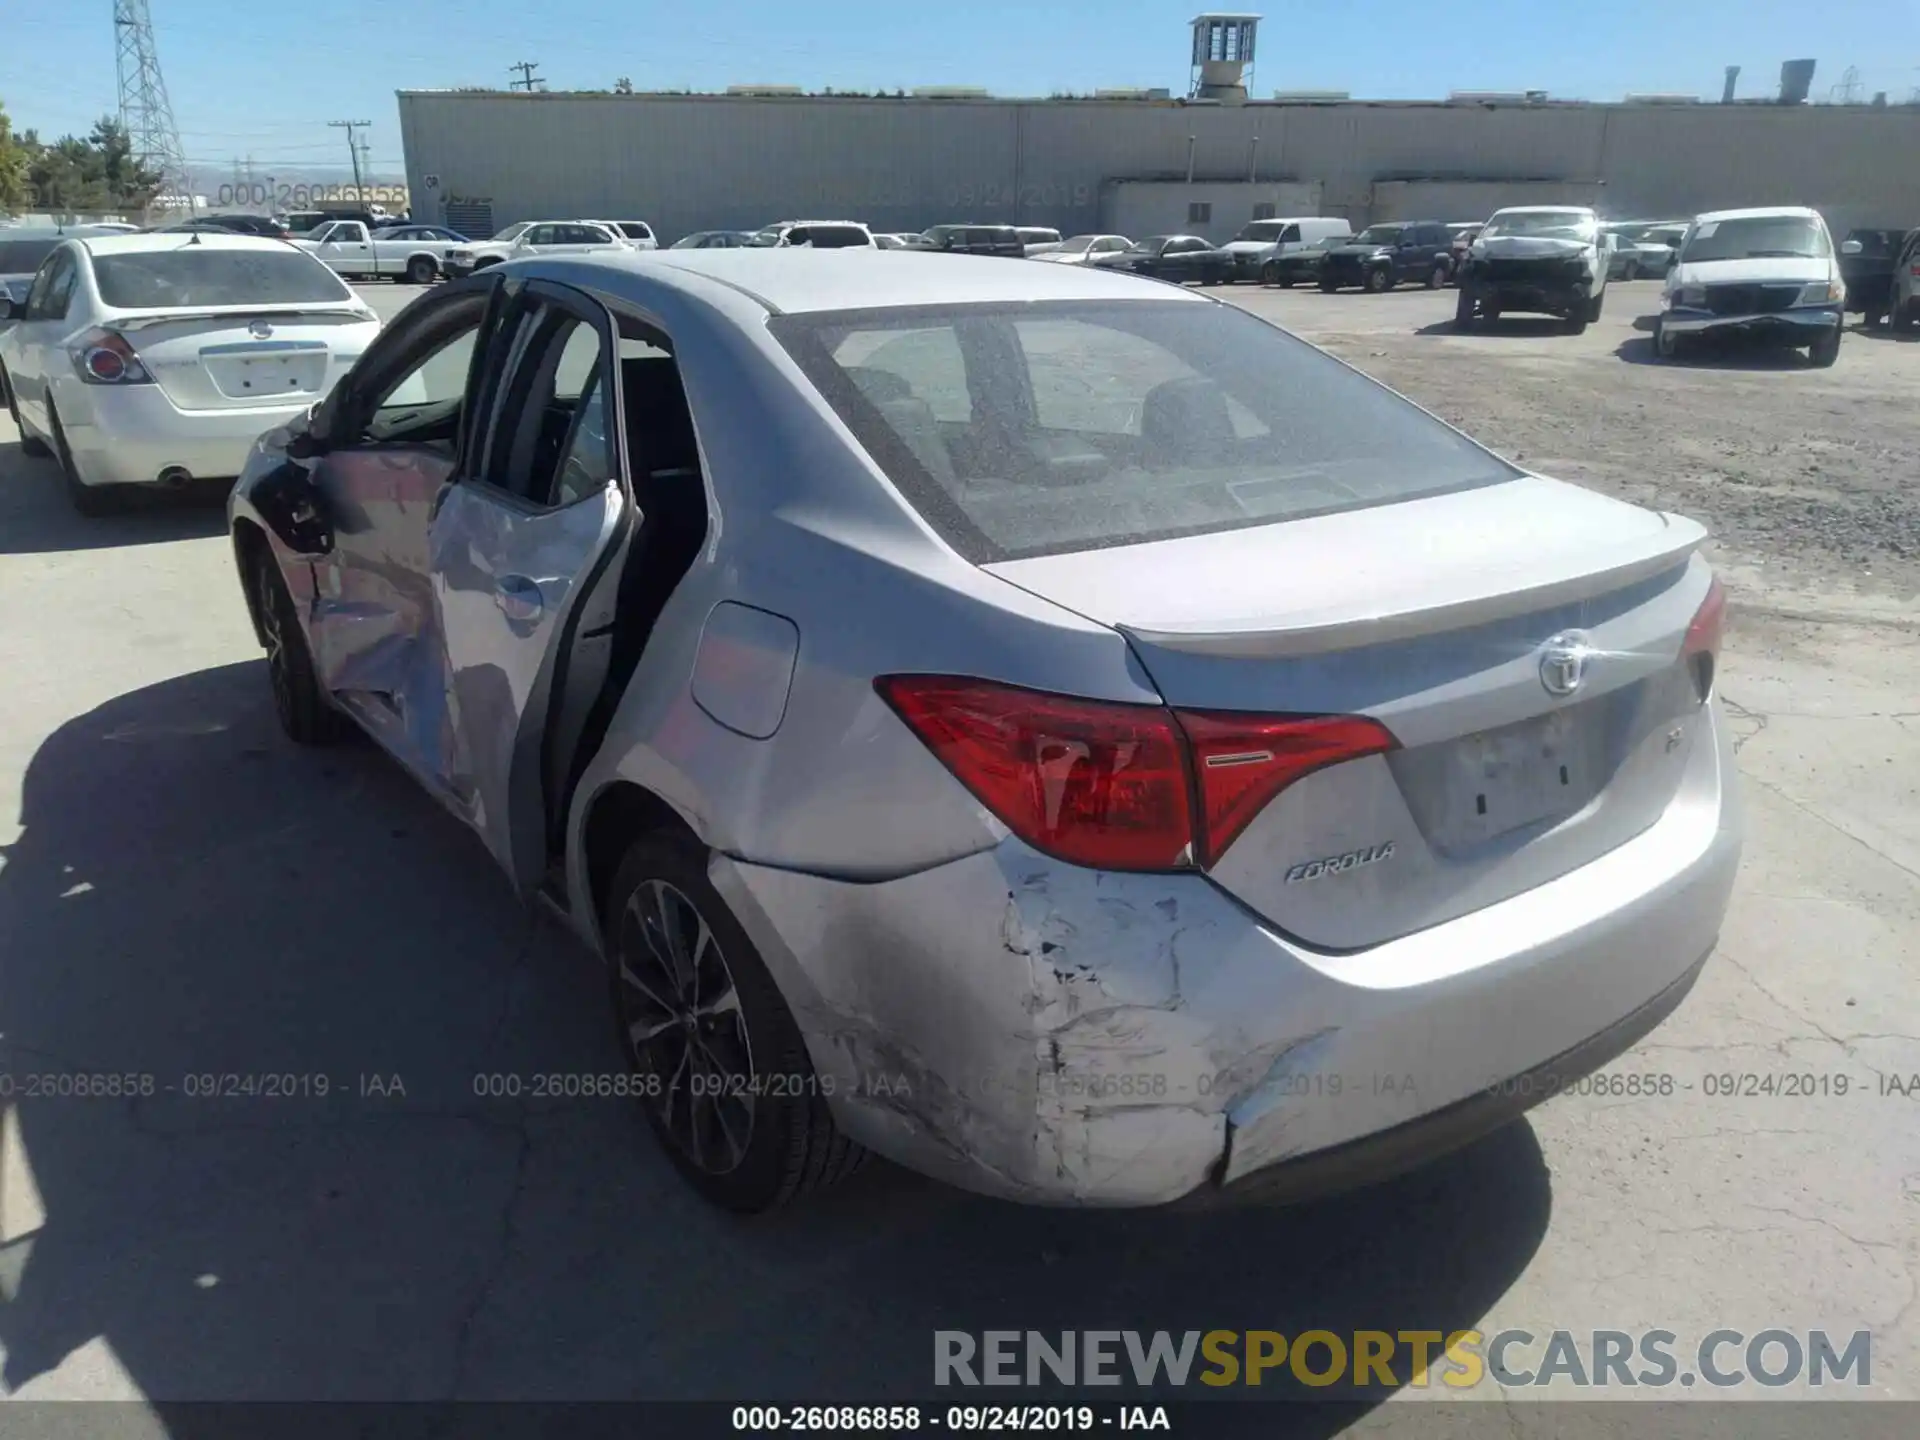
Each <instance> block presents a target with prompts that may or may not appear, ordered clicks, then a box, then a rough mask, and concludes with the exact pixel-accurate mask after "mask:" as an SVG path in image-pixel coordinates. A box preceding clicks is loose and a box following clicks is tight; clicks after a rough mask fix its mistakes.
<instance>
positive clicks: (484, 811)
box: [429, 280, 634, 894]
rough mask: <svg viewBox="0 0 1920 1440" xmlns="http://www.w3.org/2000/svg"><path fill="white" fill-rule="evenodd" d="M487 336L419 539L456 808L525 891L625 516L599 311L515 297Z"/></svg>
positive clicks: (571, 296) (606, 602)
mask: <svg viewBox="0 0 1920 1440" xmlns="http://www.w3.org/2000/svg"><path fill="white" fill-rule="evenodd" d="M507 307H508V308H507V310H506V312H505V313H504V314H503V315H502V317H501V322H500V325H499V326H498V328H497V329H496V330H495V332H494V335H493V343H492V345H491V349H490V357H491V358H490V360H489V371H488V373H487V375H486V376H485V377H484V378H483V379H482V381H481V384H480V386H479V396H480V404H479V405H477V406H476V407H475V413H474V415H473V417H472V421H471V423H472V425H473V427H474V428H473V432H472V437H471V446H470V450H469V453H470V454H472V455H473V456H474V463H473V465H472V466H470V467H468V470H467V473H466V474H464V475H463V476H462V477H461V478H460V479H459V481H458V482H457V483H455V484H453V485H451V486H449V487H448V488H447V489H446V491H445V492H443V496H442V499H441V501H440V504H439V507H438V509H437V510H436V511H435V514H434V517H433V521H432V524H431V527H430V533H429V552H430V573H431V576H432V583H433V592H434V603H435V605H436V607H437V609H438V611H439V616H440V631H441V634H442V635H443V636H444V638H445V644H446V661H447V684H448V692H449V694H448V699H449V708H450V710H451V715H452V722H453V731H454V738H455V743H456V744H457V745H458V746H459V747H460V750H461V754H460V757H459V761H458V764H457V766H456V767H455V768H456V770H457V772H458V773H459V774H460V775H461V777H462V779H463V782H464V785H463V788H464V789H465V790H466V792H467V793H466V794H464V795H463V796H462V797H461V803H462V804H463V806H464V807H465V808H466V809H467V810H468V813H469V818H470V819H471V820H472V822H473V824H474V826H475V828H476V829H478V830H479V831H480V833H481V835H482V836H483V837H484V838H485V840H486V842H487V846H488V848H489V849H491V850H492V852H493V855H494V858H495V859H497V860H498V861H499V862H500V864H501V865H502V867H504V868H505V870H506V871H507V874H508V876H509V877H510V878H511V879H512V880H513V882H514V886H515V888H516V889H518V890H519V891H521V893H523V894H527V893H531V892H532V891H533V890H534V889H536V888H537V887H538V886H539V884H540V881H541V879H542V877H543V875H544V872H545V868H546V860H547V845H546V838H547V814H548V807H549V803H550V800H551V797H549V796H548V795H547V794H546V782H545V780H544V778H543V774H544V771H545V769H546V766H545V764H544V761H543V756H544V749H545V746H546V738H547V730H548V720H549V716H550V714H551V713H552V712H553V709H554V705H555V699H556V697H560V696H564V695H569V694H577V693H579V692H580V690H581V688H582V687H583V686H584V687H589V688H594V689H597V687H598V685H599V683H600V681H601V680H602V679H603V678H604V677H603V676H600V675H592V674H585V673H582V672H583V670H586V669H591V668H592V667H594V666H595V665H597V664H601V663H603V662H601V661H600V660H599V659H597V658H596V657H598V656H601V655H603V654H604V653H605V648H606V647H604V646H600V645H585V646H582V645H580V644H579V643H578V641H579V639H580V638H581V637H582V636H594V635H597V634H601V633H603V632H605V631H607V630H608V629H609V628H610V627H611V625H612V622H613V613H614V595H615V590H616V582H617V580H618V578H619V560H620V558H621V556H622V554H623V551H624V549H625V546H626V542H627V538H628V534H629V532H630V529H631V526H632V522H633V515H634V509H633V503H632V494H631V491H630V489H629V487H628V484H627V481H626V479H625V456H624V453H623V443H622V435H623V431H622V428H621V418H620V406H621V394H620V385H619V384H618V383H617V380H611V381H610V377H617V376H618V374H619V354H620V351H619V340H618V333H617V331H616V329H615V327H614V323H613V320H612V317H611V316H609V315H608V313H607V312H606V310H605V309H604V308H603V307H602V306H601V305H600V304H599V303H598V302H596V301H594V300H592V299H590V298H589V297H588V296H586V295H585V294H583V293H581V292H580V291H577V290H573V289H571V288H569V287H566V286H562V285H556V284H552V283H550V282H547V281H541V280H536V281H532V282H530V283H528V284H527V285H525V286H524V287H522V288H520V290H519V291H518V293H517V294H516V295H514V296H513V298H512V299H510V300H509V301H508V302H507Z"/></svg>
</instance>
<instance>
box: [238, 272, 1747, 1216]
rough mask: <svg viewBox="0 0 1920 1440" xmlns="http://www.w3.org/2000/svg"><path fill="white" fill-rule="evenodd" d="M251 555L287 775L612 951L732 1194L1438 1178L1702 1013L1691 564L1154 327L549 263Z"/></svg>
mask: <svg viewBox="0 0 1920 1440" xmlns="http://www.w3.org/2000/svg"><path fill="white" fill-rule="evenodd" d="M231 518H232V530H233V541H234V549H235V557H236V559H237V561H238V563H239V568H240V573H241V577H242V580H243V582H244V586H245V592H246V597H247V601H248V604H249V606H250V608H251V611H252V615H253V620H254V624H255V627H256V629H257V630H258V633H259V636H260V639H261V641H262V643H263V644H264V645H265V646H266V648H267V652H268V656H269V661H270V671H271V676H272V682H273V695H274V702H275V705H276V707H277V709H278V712H279V715H280V718H281V719H282V721H283V722H284V724H285V726H286V729H287V731H288V733H289V734H290V735H291V736H292V737H293V738H294V739H295V740H297V741H300V742H303V743H312V742H319V741H323V740H326V739H329V738H331V737H334V736H335V735H337V734H339V733H340V732H341V730H342V729H343V727H344V726H345V725H346V724H347V723H349V722H350V723H352V724H355V725H358V726H359V727H360V728H361V729H364V730H365V731H366V732H367V733H368V734H369V735H371V736H372V737H373V738H374V739H375V740H376V741H377V742H378V743H379V744H380V745H381V746H382V747H384V748H385V749H386V750H387V751H389V752H390V753H391V754H392V755H393V756H394V757H395V758H396V759H397V760H398V761H399V762H400V763H401V764H402V765H404V766H406V767H407V768H408V769H409V770H411V771H412V772H413V773H414V774H415V775H416V776H417V777H418V778H419V779H420V781H421V782H422V783H423V784H424V785H425V786H426V787H427V788H428V789H429V790H431V791H432V792H433V793H434V794H435V795H436V796H438V797H439V798H440V800H441V801H442V802H443V803H444V804H445V805H446V806H447V807H448V808H449V809H450V810H452V811H453V812H454V813H455V814H456V815H458V816H459V817H461V818H462V819H463V820H465V821H466V822H467V823H468V824H469V825H471V826H472V827H473V828H474V829H475V830H476V831H477V832H479V834H480V835H481V836H482V837H483V838H484V840H485V842H486V843H487V845H488V846H489V847H490V849H491V850H492V852H493V855H494V857H495V858H496V859H497V860H498V861H499V863H500V864H501V866H502V867H504V868H505V870H506V872H507V874H508V876H509V877H510V878H511V880H512V883H513V884H514V885H515V886H516V887H517V889H518V890H519V891H520V892H521V893H522V894H523V895H526V896H529V897H531V896H535V895H537V894H540V893H542V892H545V894H546V895H547V896H548V897H549V898H550V899H551V900H553V901H554V902H555V903H556V904H557V905H558V906H559V907H560V909H561V910H563V911H564V913H565V914H567V915H568V916H569V917H570V918H571V921H572V923H573V925H574V926H575V927H576V928H577V929H578V930H579V932H580V934H581V935H582V936H583V937H584V938H585V939H586V940H587V941H588V943H589V944H591V945H592V946H594V947H595V948H596V949H597V950H598V951H599V952H600V953H602V954H603V955H605V956H606V958H607V960H608V962H609V972H610V977H611V991H612V997H613V1008H614V1011H615V1014H616V1017H617V1021H618V1024H619V1029H620V1035H621V1039H622V1043H623V1044H624V1045H626V1046H627V1048H628V1051H629V1054H630V1056H631V1060H632V1063H633V1066H634V1074H633V1076H632V1083H631V1093H633V1094H634V1095H636V1096H637V1097H639V1099H640V1101H641V1105H642V1108H643V1109H644V1110H645V1112H646V1113H647V1115H648V1116H649V1118H650V1120H651V1122H652V1125H653V1127H654V1129H655V1130H656V1131H657V1133H658V1135H659V1137H660V1139H661V1141H662V1142H663V1144H664V1146H665V1149H666V1151H667V1153H668V1154H669V1155H670V1156H671V1157H672V1159H673V1162H674V1163H675V1165H677V1166H678V1168H679V1169H680V1170H681V1171H682V1172H683V1173H684V1174H685V1175H686V1177H687V1178H688V1179H689V1180H690V1181H691V1182H692V1183H693V1184H694V1185H695V1186H697V1187H698V1188H699V1189H700V1190H701V1191H702V1192H703V1193H704V1194H706V1195H707V1196H708V1197H710V1198H711V1199H712V1200H714V1201H716V1202H718V1203H720V1204H722V1205H726V1206H730V1207H733V1208H735V1209H741V1210H758V1209H764V1208H766V1207H769V1206H772V1205H776V1204H779V1203H781V1202H783V1201H785V1200H788V1199H790V1198H792V1197H794V1196H795V1195H797V1194H800V1193H801V1192H803V1191H806V1190H808V1189H810V1188H812V1187H814V1186H815V1185H817V1184H819V1183H820V1182H823V1181H825V1180H828V1179H831V1178H833V1177H834V1176H836V1175H839V1174H841V1173H843V1172H844V1171H846V1170H847V1169H849V1168H850V1167H851V1166H852V1164H853V1163H854V1162H855V1161H856V1160H857V1158H858V1157H859V1156H860V1155H861V1154H862V1153H863V1152H864V1151H866V1150H872V1151H876V1152H878V1153H880V1154H882V1155H886V1156H889V1157H892V1158H893V1159H896V1160H898V1161H901V1162H902V1163H904V1164H907V1165H910V1166H912V1167H914V1168H916V1169H919V1170H922V1171H925V1172H927V1173H929V1174H933V1175H937V1176H941V1177H943V1178H945V1179H947V1180H950V1181H953V1182H955V1183H958V1184H961V1185H965V1186H970V1187H972V1188H974V1189H977V1190H982V1191H987V1192H991V1193H994V1194H998V1195H1004V1196H1008V1197H1012V1198H1014V1199H1019V1200H1028V1201H1035V1202H1043V1203H1052V1204H1067V1205H1150V1204H1157V1203H1161V1202H1167V1201H1174V1200H1178V1199H1182V1198H1186V1197H1205V1196H1213V1195H1220V1194H1248V1193H1251V1194H1259V1195H1266V1196H1299V1195H1304V1194H1307V1193H1310V1192H1314V1191H1321V1190H1325V1189H1328V1188H1335V1187H1341V1186H1348V1185H1353V1184H1358V1183H1361V1182H1363V1181H1366V1180H1369V1179H1373V1178H1376V1177H1378V1176H1381V1175H1384V1174H1388V1173H1392V1172H1394V1171H1396V1170H1400V1169H1404V1168H1406V1167H1408V1166H1411V1165H1413V1164H1416V1163H1418V1162H1420V1161H1422V1160H1424V1159H1426V1158H1428V1157H1430V1156H1433V1155H1436V1154H1439V1153H1441V1152H1443V1151H1445V1150H1448V1149H1450V1148H1452V1147H1455V1146H1457V1145H1460V1144H1462V1143H1464V1142H1465V1141H1467V1140H1469V1139H1472V1138H1473V1137H1475V1136H1476V1135H1479V1134H1481V1133H1483V1132H1484V1131H1486V1130H1488V1129H1490V1128H1492V1127H1493V1126H1495V1125H1497V1124H1500V1123H1502V1122H1503V1121H1505V1120H1506V1119H1508V1118H1510V1117H1511V1116H1513V1115H1515V1114H1517V1113H1519V1112H1520V1111H1521V1110H1523V1109H1525V1108H1526V1107H1527V1106H1528V1105H1529V1104H1531V1103H1533V1102H1535V1101H1538V1100H1540V1099H1543V1098H1545V1097H1546V1096H1547V1095H1548V1094H1550V1093H1552V1092H1553V1090H1554V1089H1555V1088H1556V1087H1557V1086H1558V1085H1560V1084H1561V1083H1563V1082H1565V1081H1567V1080H1569V1079H1571V1078H1573V1077H1575V1076H1578V1075H1580V1074H1583V1073H1585V1072H1587V1071H1589V1070H1591V1069H1593V1068H1595V1067H1597V1066H1598V1065H1601V1064H1603V1063H1605V1062H1606V1061H1607V1060H1608V1059H1610V1058H1611V1057H1613V1056H1614V1055H1616V1054H1618V1053H1619V1052H1620V1051H1621V1050H1623V1049H1624V1048H1626V1047H1627V1046H1628V1045H1630V1044H1632V1043H1633V1042H1634V1041H1635V1040H1636V1039H1638V1038H1639V1037H1640V1036H1642V1035H1644V1034H1645V1033H1646V1032H1647V1031H1648V1030H1649V1029H1650V1028H1652V1027H1653V1026H1654V1025H1655V1024H1657V1023H1658V1022H1659V1021H1660V1020H1661V1019H1662V1018H1663V1017H1664V1016H1665V1015H1666V1014H1667V1013H1668V1012H1669V1011H1671V1010H1672V1009H1673V1008H1674V1006H1675V1005H1677V1004H1678V1003H1679V1001H1680V999H1681V997H1682V996H1683V995H1684V994H1685V992H1686V991H1687V989H1688V988H1689V986H1691V984H1692V983H1693V980H1694V978H1695V976H1696V974H1697V973H1698V971H1699V968H1700V966H1701V964H1702V963H1703V961H1704V959H1705V957H1706V955H1707V954H1708V952H1709V951H1710V950H1711V948H1712V946H1713V944H1714V940H1715V936H1716V934H1717V933H1718V930H1719V926H1720V921H1721V917H1722V914H1723V912H1724V911H1725V908H1726V904H1727V896H1728V891H1729V888H1730V886H1731V884H1732V881H1733V874H1734V869H1735V864H1736V861H1737V858H1738V851H1739V825H1738V820H1737V811H1736V804H1735V791H1734V776H1733V767H1732V764H1731V762H1730V759H1729V747H1728V744H1727V736H1726V731H1725V726H1724V723H1723V721H1722V720H1721V718H1720V716H1719V714H1718V712H1717V708H1716V705H1715V703H1714V701H1713V699H1712V694H1713V681H1714V664H1715V657H1716V652H1717V650H1718V648H1719V642H1720V619H1721V593H1720V588H1719V585H1718V584H1717V582H1716V581H1714V579H1713V577H1712V576H1711V574H1710V573H1709V570H1708V567H1707V564H1706V562H1705V560H1704V559H1702V558H1701V557H1700V556H1699V555H1698V554H1697V553H1696V551H1697V547H1698V546H1699V543H1700V541H1701V539H1702V535H1703V532H1702V531H1701V529H1700V527H1699V526H1697V525H1695V524H1693V523H1691V522H1689V521H1686V520H1683V519H1679V518H1677V517H1675V516H1671V515H1662V514H1655V513H1651V512H1648V511H1645V510H1641V509H1637V508H1635V507H1633V506H1630V505H1626V504H1622V503H1620V502H1618V501H1615V500H1610V499H1606V498H1604V497H1602V496H1599V495H1596V494H1592V493H1589V492H1588V491H1586V490H1582V489H1578V488H1575V487H1573V486H1569V485H1565V484H1561V483H1559V482H1556V481H1553V480H1549V479H1545V478H1542V477H1539V476H1535V475H1529V474H1525V473H1523V472H1521V471H1519V470H1516V469H1515V468H1513V467H1512V466H1510V465H1508V464H1506V463H1505V462H1503V461H1501V460H1499V459H1497V458H1496V457H1495V456H1493V455H1491V454H1489V453H1488V452H1487V451H1485V450H1483V449H1481V448H1480V447H1479V446H1477V445H1475V444H1474V443H1473V442H1471V441H1470V440H1468V439H1466V438H1465V437H1464V436H1462V435H1460V434H1458V433H1456V432H1455V431H1453V430H1451V429H1449V428H1448V427H1447V426H1445V425H1443V424H1442V423H1440V422H1439V421H1438V420H1435V419H1433V418H1432V417H1431V416H1429V415H1427V414H1426V413H1424V412H1423V411H1421V410H1419V409H1417V408H1416V407H1415V406H1413V405H1411V404H1409V403H1407V402H1406V401H1405V400H1403V399H1401V398H1400V397H1399V396H1397V395H1394V394H1393V393H1391V392H1390V391H1387V390H1385V389H1383V388H1381V387H1380V386H1378V385H1376V384H1375V383H1374V382H1372V381H1371V380H1368V379H1367V378H1365V377H1364V376H1362V375H1360V374H1358V373H1356V372H1355V371H1353V370H1351V369H1349V368H1348V367H1346V366H1345V365H1342V364H1341V363H1339V362H1338V361H1336V360H1333V359H1331V358H1329V357H1327V356H1326V355H1323V354H1321V353H1319V352H1318V351H1316V350H1314V349H1313V348H1312V347H1311V346H1309V345H1306V344H1304V343H1302V342H1300V341H1298V340H1296V339H1294V338H1293V337H1291V336H1289V335H1287V334H1286V333H1285V332H1283V331H1281V330H1278V329H1276V328H1274V327H1272V326H1270V325H1268V324H1266V323H1264V322H1262V321H1260V320H1257V319H1255V318H1254V317H1252V316H1251V315H1249V314H1247V313H1245V312H1244V311H1242V310H1240V309H1237V308H1235V307H1233V306H1231V305H1225V304H1221V303H1218V302H1216V301H1214V300H1212V299H1208V298H1203V297H1202V296H1200V295H1198V294H1193V293H1187V292H1183V291H1181V290H1178V289H1176V288H1174V287H1171V286H1167V285H1162V284H1158V283H1154V282H1151V281H1144V280H1139V279H1135V278H1131V277H1128V276H1124V275H1117V274H1113V273H1110V272H1106V271H1102V270H1098V269H1076V268H1074V267H1071V266H1060V265H1007V264H1006V263H1005V262H1003V261H995V260H983V259H974V258H968V257H957V258H956V257H953V256H926V255H916V254H913V253H911V252H905V251H902V252H888V253H884V254H875V253H873V252H871V251H861V252H857V253H856V252H851V251H826V252H820V253H809V252H795V251H791V250H777V251H776V250H750V249H749V250H731V251H728V250H687V251H678V250H676V251H664V252H661V253H660V254H658V255H653V256H646V257H639V256H627V255H607V256H578V257H566V258H558V257H556V258H550V259H545V260H530V261H526V262H519V263H515V264H511V265H507V266H503V267H501V268H499V269H497V270H492V271H487V272H484V273H482V274H481V275H478V276H475V277H473V278H471V279H469V280H464V281H457V282H454V283H452V284H448V285H444V286H441V287H439V288H437V289H435V290H434V291H432V292H431V293H430V294H428V295H425V296H423V297H422V298H421V299H419V300H418V301H416V302H415V303H414V304H413V305H412V306H410V307H409V308H408V309H407V310H406V311H405V312H404V313H403V314H402V315H401V316H400V317H399V318H398V319H397V320H396V321H395V322H394V323H393V324H391V325H390V326H389V327H388V328H387V330H386V331H385V332H384V333H383V334H382V335H381V336H380V338H379V339H378V340H377V341H376V342H375V343H374V344H373V345H372V346H371V347H370V348H369V349H368V351H367V353H366V354H365V356H364V357H363V358H362V359H361V360H360V362H359V364H358V365H357V367H356V368H355V369H354V371H353V372H352V374H351V375H350V376H349V377H348V378H347V379H346V380H345V381H344V382H343V383H342V384H341V385H340V386H339V388H338V389H336V390H335V391H334V392H333V394H332V395H331V397H330V398H329V399H328V400H327V401H326V402H325V403H323V404H322V405H320V406H319V407H318V408H317V409H316V410H315V411H314V412H313V414H312V416H311V417H310V419H309V420H308V422H306V423H305V424H303V425H300V426H296V427H293V428H292V429H290V430H280V431H276V432H274V433H273V434H271V435H269V436H267V437H266V438H265V439H263V440H262V441H261V442H260V444H259V446H258V447H257V448H256V450H255V453H254V455H253V457H252V459H251V461H250V463H249V464H248V466H247V470H246V474H245V475H244V476H243V477H242V479H241V481H240V483H239V485H238V487H237V488H236V490H235V492H234V496H233V501H232V507H231Z"/></svg>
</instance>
